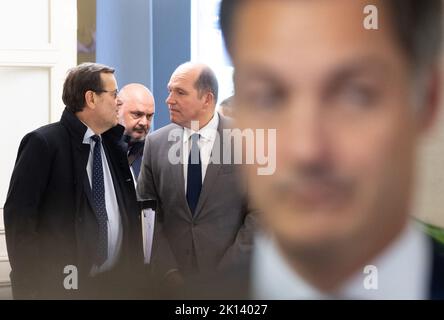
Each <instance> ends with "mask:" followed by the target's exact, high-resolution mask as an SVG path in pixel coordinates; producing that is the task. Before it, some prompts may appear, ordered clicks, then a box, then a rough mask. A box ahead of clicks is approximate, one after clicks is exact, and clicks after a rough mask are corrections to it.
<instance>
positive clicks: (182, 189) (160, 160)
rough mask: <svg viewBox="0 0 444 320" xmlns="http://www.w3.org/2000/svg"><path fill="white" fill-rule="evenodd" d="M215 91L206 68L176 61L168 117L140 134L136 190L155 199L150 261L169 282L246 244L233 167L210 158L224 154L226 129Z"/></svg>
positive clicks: (220, 263)
mask: <svg viewBox="0 0 444 320" xmlns="http://www.w3.org/2000/svg"><path fill="white" fill-rule="evenodd" d="M217 90H218V87H217V79H216V77H215V75H214V73H213V71H212V70H211V69H210V68H209V67H208V66H206V65H202V64H193V63H185V64H183V65H181V66H179V67H178V68H177V69H176V71H175V72H174V73H173V75H172V76H171V79H170V82H169V84H168V91H169V96H168V98H167V100H166V102H167V104H168V107H169V109H170V118H171V121H172V122H173V123H172V124H169V125H167V126H165V127H163V128H161V129H158V130H157V131H155V132H153V133H152V134H150V135H149V136H148V138H147V139H146V143H145V151H144V157H143V164H142V169H141V173H140V176H139V181H138V184H137V191H138V196H139V197H140V198H141V199H154V200H157V204H158V206H157V210H156V225H155V228H154V232H155V236H154V248H153V258H152V265H153V269H154V270H156V271H155V272H157V273H160V274H161V276H162V277H163V276H165V277H166V279H167V282H173V283H176V282H177V283H180V282H181V279H182V277H184V276H185V277H186V276H190V275H194V274H197V273H205V272H208V271H211V270H216V269H217V268H223V267H225V266H228V265H230V264H231V263H233V262H235V261H237V260H239V259H242V258H243V257H245V256H247V255H248V254H249V252H250V249H251V241H252V231H253V228H254V215H253V213H252V211H251V209H250V208H249V206H248V204H247V202H246V190H245V188H244V187H243V186H241V184H240V181H239V172H238V165H235V164H234V162H233V159H232V158H231V159H229V160H230V161H227V162H224V163H222V161H221V159H218V160H220V161H212V160H213V158H212V157H213V156H216V157H218V158H219V155H220V156H221V157H222V155H223V154H226V152H227V150H225V149H224V148H225V147H227V146H228V144H227V143H224V142H225V140H223V138H222V137H223V133H222V131H223V129H228V128H229V127H230V125H229V122H228V120H227V119H226V118H225V117H223V116H220V115H218V113H217V112H215V106H216V101H217ZM219 138H220V139H221V140H220V139H219ZM175 150H176V151H178V152H175ZM210 158H211V159H210ZM170 279H171V281H170Z"/></svg>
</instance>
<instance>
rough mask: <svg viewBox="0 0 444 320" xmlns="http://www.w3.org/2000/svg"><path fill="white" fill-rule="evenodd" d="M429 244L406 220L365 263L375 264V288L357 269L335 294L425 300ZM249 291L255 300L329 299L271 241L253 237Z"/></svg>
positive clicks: (427, 288)
mask: <svg viewBox="0 0 444 320" xmlns="http://www.w3.org/2000/svg"><path fill="white" fill-rule="evenodd" d="M431 258H432V252H431V246H430V244H429V242H428V240H427V237H426V235H425V234H424V233H423V232H421V231H420V230H419V229H418V227H417V226H416V225H414V224H413V222H412V223H410V224H409V225H408V226H407V227H406V228H405V229H404V231H403V232H402V233H401V235H400V236H399V237H398V239H397V240H395V241H394V242H393V243H392V244H391V245H389V247H388V248H386V249H385V250H384V252H382V253H381V254H380V255H379V256H377V257H376V258H375V259H373V260H372V261H371V262H369V263H368V264H367V265H373V266H376V268H377V269H376V270H377V273H374V275H377V283H378V288H377V289H376V290H374V289H365V287H364V279H365V278H366V277H367V276H368V275H369V274H366V273H364V272H363V270H364V269H363V270H362V272H358V273H357V274H355V275H354V276H352V277H351V278H350V280H349V281H347V282H346V283H345V284H344V285H343V286H342V288H341V289H339V290H338V292H337V293H336V294H335V297H336V298H337V297H341V298H345V299H425V298H427V295H428V291H429V289H430V288H429V286H430V284H429V274H430V270H431V269H430V268H431V264H430V263H431ZM253 294H254V296H255V298H257V299H330V298H335V297H333V296H331V295H328V294H325V293H323V292H321V291H319V290H318V289H316V288H315V287H313V286H311V285H310V284H309V283H307V282H306V281H305V280H304V279H303V278H302V277H300V276H299V275H298V274H297V273H296V272H295V271H294V270H293V269H292V268H291V267H290V266H289V264H288V263H287V262H286V261H285V259H284V258H283V257H282V255H281V253H280V252H279V248H278V247H277V246H276V244H275V242H274V241H273V240H272V239H271V238H269V237H266V236H265V235H263V234H262V235H259V236H258V237H257V239H256V247H255V251H254V255H253Z"/></svg>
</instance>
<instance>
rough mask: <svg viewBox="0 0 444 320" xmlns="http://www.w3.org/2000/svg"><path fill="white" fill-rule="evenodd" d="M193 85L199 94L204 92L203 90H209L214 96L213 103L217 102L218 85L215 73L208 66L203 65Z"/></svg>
mask: <svg viewBox="0 0 444 320" xmlns="http://www.w3.org/2000/svg"><path fill="white" fill-rule="evenodd" d="M194 87H195V88H196V90H197V91H198V92H199V94H200V95H202V94H204V93H205V92H211V93H212V94H213V96H214V103H216V102H217V97H218V91H219V85H218V82H217V78H216V75H215V74H214V72H213V70H211V69H210V68H209V67H204V68H203V69H202V71H201V72H200V75H199V77H198V78H197V80H196V82H195V83H194Z"/></svg>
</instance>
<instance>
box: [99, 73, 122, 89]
mask: <svg viewBox="0 0 444 320" xmlns="http://www.w3.org/2000/svg"><path fill="white" fill-rule="evenodd" d="M100 79H101V80H102V82H103V84H109V85H112V86H114V87H115V88H109V89H108V90H116V89H118V88H117V80H116V78H115V77H114V74H112V73H109V72H102V73H100Z"/></svg>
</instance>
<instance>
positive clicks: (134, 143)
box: [119, 83, 155, 179]
mask: <svg viewBox="0 0 444 320" xmlns="http://www.w3.org/2000/svg"><path fill="white" fill-rule="evenodd" d="M119 99H120V109H119V123H120V124H121V125H122V126H124V127H125V140H126V142H127V143H128V162H129V164H130V166H131V170H132V172H133V175H134V177H135V179H137V177H138V176H139V172H140V165H141V163H142V155H143V146H144V144H145V137H146V135H147V134H148V132H149V131H150V128H151V121H152V119H153V116H154V111H155V107H154V97H153V94H152V93H151V91H150V90H149V89H148V88H147V87H145V86H144V85H142V84H139V83H130V84H128V85H126V86H124V87H123V88H122V89H121V90H120V93H119Z"/></svg>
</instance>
